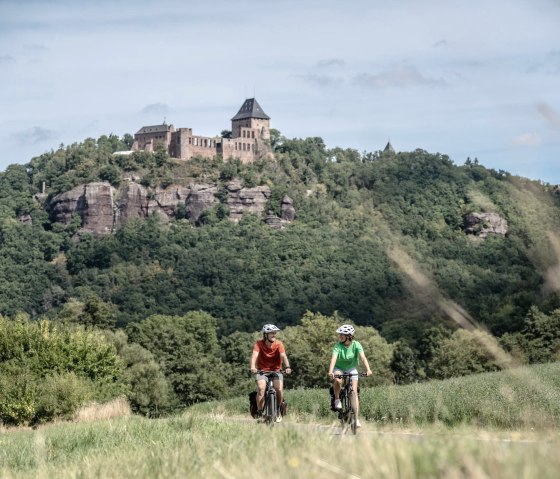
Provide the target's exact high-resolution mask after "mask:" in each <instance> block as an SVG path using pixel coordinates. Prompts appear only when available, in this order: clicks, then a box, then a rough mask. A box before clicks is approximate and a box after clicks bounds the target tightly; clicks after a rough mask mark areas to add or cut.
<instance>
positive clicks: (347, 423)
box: [334, 373, 367, 434]
mask: <svg viewBox="0 0 560 479" xmlns="http://www.w3.org/2000/svg"><path fill="white" fill-rule="evenodd" d="M352 376H356V375H355V374H350V373H342V374H335V375H334V377H335V378H337V379H342V381H343V383H342V387H341V389H340V393H339V399H340V402H341V403H342V409H341V410H340V411H339V412H338V418H339V419H340V422H341V424H342V427H343V428H347V427H350V429H351V431H352V434H356V432H357V421H358V414H357V407H356V403H355V399H354V395H355V394H358V392H357V391H354V384H353V383H352ZM358 376H367V374H366V373H359V374H358Z"/></svg>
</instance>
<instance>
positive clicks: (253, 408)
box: [249, 391, 259, 418]
mask: <svg viewBox="0 0 560 479" xmlns="http://www.w3.org/2000/svg"><path fill="white" fill-rule="evenodd" d="M249 411H250V412H251V416H252V417H253V418H256V417H257V416H258V415H259V410H258V409H257V391H253V392H250V393H249Z"/></svg>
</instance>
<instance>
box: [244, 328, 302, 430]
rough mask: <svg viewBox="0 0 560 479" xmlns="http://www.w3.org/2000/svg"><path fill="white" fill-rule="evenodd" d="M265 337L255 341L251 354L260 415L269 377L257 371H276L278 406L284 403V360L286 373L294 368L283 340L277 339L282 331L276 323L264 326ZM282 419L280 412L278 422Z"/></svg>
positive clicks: (275, 383)
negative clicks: (277, 335) (291, 365)
mask: <svg viewBox="0 0 560 479" xmlns="http://www.w3.org/2000/svg"><path fill="white" fill-rule="evenodd" d="M261 331H262V333H263V337H262V339H261V340H259V341H257V342H255V345H254V346H253V355H252V356H251V366H250V368H251V374H254V375H255V380H256V382H257V408H258V410H259V415H260V414H262V410H263V409H264V390H265V388H266V382H267V378H266V375H264V374H260V373H259V374H257V371H271V372H276V376H277V377H276V378H274V389H276V398H277V399H278V407H280V405H281V404H282V399H283V394H282V391H283V380H284V378H283V376H282V373H281V372H280V369H282V362H284V366H285V370H286V374H288V375H289V374H291V372H292V368H291V367H290V362H289V361H288V356H286V351H285V349H284V345H283V344H282V341H279V340H277V339H276V333H277V332H278V331H280V328H277V327H276V326H275V325H274V324H265V325H264V326H263V328H262V330H261ZM281 420H282V415H281V414H278V416H277V418H276V422H280V421H281Z"/></svg>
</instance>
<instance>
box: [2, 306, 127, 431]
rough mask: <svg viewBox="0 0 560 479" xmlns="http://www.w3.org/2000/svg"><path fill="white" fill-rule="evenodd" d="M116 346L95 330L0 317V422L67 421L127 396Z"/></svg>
mask: <svg viewBox="0 0 560 479" xmlns="http://www.w3.org/2000/svg"><path fill="white" fill-rule="evenodd" d="M126 390H127V386H126V378H125V376H124V372H123V365H122V362H121V360H120V359H119V357H118V356H117V352H116V350H115V348H114V346H113V345H112V344H110V343H108V342H107V340H106V339H105V338H104V336H103V335H102V334H101V333H100V332H99V331H95V330H85V329H83V328H82V327H69V326H63V325H55V324H53V323H50V322H48V321H41V322H34V321H30V320H29V319H27V318H26V317H25V316H23V315H20V316H18V317H17V318H16V319H15V320H10V319H7V318H5V317H3V316H0V421H2V422H3V423H5V424H14V425H17V424H26V423H27V424H34V423H38V422H45V421H50V420H52V419H54V418H56V417H62V418H68V417H70V416H71V415H72V414H73V413H74V412H75V411H76V409H77V408H78V407H79V406H81V405H83V404H85V403H86V402H88V401H90V400H97V401H105V400H108V399H112V398H115V397H118V396H120V395H122V394H123V392H126Z"/></svg>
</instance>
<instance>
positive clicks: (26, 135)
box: [12, 126, 55, 145]
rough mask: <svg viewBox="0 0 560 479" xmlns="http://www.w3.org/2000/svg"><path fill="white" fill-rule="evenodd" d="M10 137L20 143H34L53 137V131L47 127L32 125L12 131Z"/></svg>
mask: <svg viewBox="0 0 560 479" xmlns="http://www.w3.org/2000/svg"><path fill="white" fill-rule="evenodd" d="M12 137H13V138H15V139H16V140H17V141H18V143H19V144H20V145H29V144H31V145H36V144H38V143H43V142H44V141H47V140H52V139H53V138H55V132H54V131H52V130H48V129H47V128H42V127H40V126H34V127H32V128H29V129H27V130H23V131H18V132H16V133H14V134H12Z"/></svg>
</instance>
